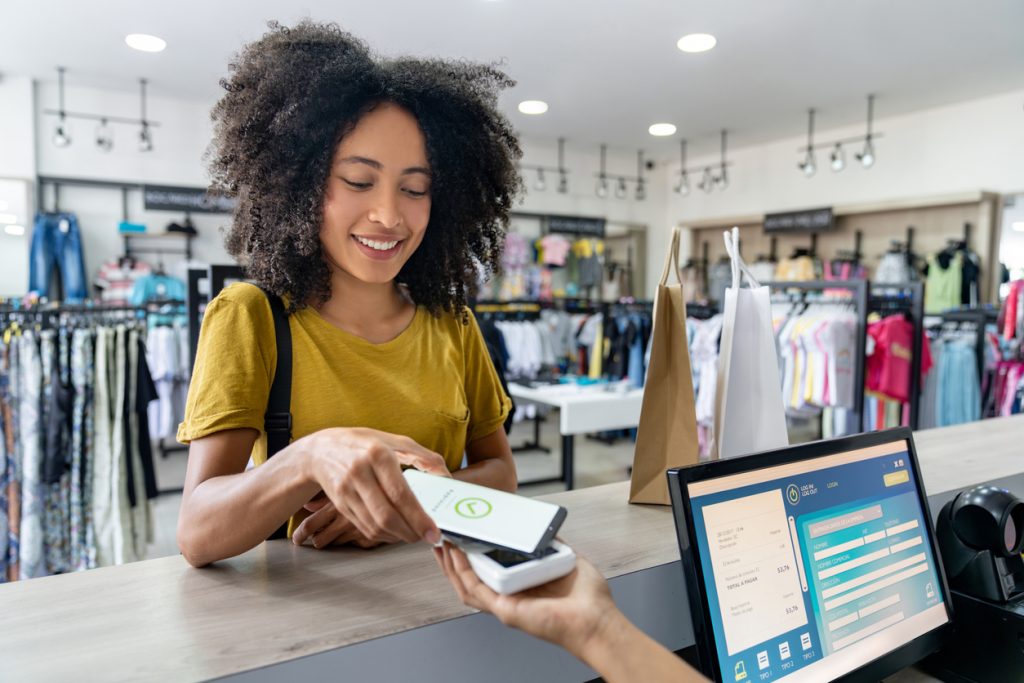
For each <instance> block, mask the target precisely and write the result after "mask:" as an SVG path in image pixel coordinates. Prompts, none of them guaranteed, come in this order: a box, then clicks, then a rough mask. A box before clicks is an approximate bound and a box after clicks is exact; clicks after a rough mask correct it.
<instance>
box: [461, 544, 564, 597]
mask: <svg viewBox="0 0 1024 683" xmlns="http://www.w3.org/2000/svg"><path fill="white" fill-rule="evenodd" d="M466 557H468V558H469V566H471V567H472V568H473V571H474V572H475V573H476V575H477V576H479V577H480V580H481V581H483V582H484V583H485V584H486V585H487V586H488V587H490V589H491V590H493V591H494V592H496V593H501V594H502V595H511V594H512V593H518V592H519V591H524V590H526V589H528V588H533V587H534V586H540V585H541V584H545V583H548V582H549V581H554V580H555V579H560V578H562V577H563V576H565V575H566V574H568V573H570V572H571V571H572V570H573V569H575V568H576V553H574V552H573V551H572V548H570V547H569V546H567V545H565V544H564V543H559V542H558V541H552V542H551V545H549V546H548V547H547V548H545V549H544V551H543V552H542V553H541V554H540V556H539V557H530V556H529V555H523V554H521V553H514V552H512V551H510V550H490V551H487V552H470V553H467V554H466Z"/></svg>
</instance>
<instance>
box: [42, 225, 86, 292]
mask: <svg viewBox="0 0 1024 683" xmlns="http://www.w3.org/2000/svg"><path fill="white" fill-rule="evenodd" d="M54 268H56V269H57V270H58V271H59V272H60V276H61V282H62V284H63V288H64V291H63V299H64V300H65V301H81V300H83V299H85V298H86V296H87V294H88V292H87V286H86V283H85V261H84V259H83V257H82V236H81V234H80V233H79V230H78V218H76V217H75V214H73V213H41V214H38V215H36V224H35V228H34V229H33V230H32V246H31V247H30V250H29V276H28V288H29V291H30V292H33V293H35V294H38V295H39V296H43V297H49V298H51V299H52V298H59V296H58V295H59V294H60V293H58V292H52V291H50V278H51V276H52V275H53V269H54Z"/></svg>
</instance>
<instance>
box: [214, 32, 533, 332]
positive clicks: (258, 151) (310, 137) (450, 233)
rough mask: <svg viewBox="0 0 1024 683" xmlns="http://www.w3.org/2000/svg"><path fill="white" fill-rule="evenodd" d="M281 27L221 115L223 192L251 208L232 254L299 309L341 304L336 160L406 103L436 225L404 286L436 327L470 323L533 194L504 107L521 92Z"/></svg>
mask: <svg viewBox="0 0 1024 683" xmlns="http://www.w3.org/2000/svg"><path fill="white" fill-rule="evenodd" d="M269 28H270V30H269V32H268V33H267V34H266V35H264V36H263V37H262V38H261V39H259V40H257V41H255V42H253V43H250V44H249V45H247V46H246V47H245V48H244V49H243V50H242V51H241V53H240V54H239V55H237V57H236V58H235V60H234V61H233V62H232V63H231V64H230V66H229V69H230V72H231V73H230V76H229V77H228V78H225V79H222V80H221V86H222V87H223V88H224V90H226V91H227V92H226V94H225V95H224V96H223V97H222V98H221V99H220V101H219V102H218V103H217V105H216V106H215V107H214V109H213V112H212V114H211V117H212V119H213V122H214V139H213V142H212V144H211V147H210V151H209V152H208V154H207V159H208V163H209V168H210V172H211V176H212V185H211V190H212V191H214V192H219V193H221V194H225V195H227V196H230V197H235V198H236V199H237V205H236V208H235V213H234V216H233V220H232V225H231V227H230V229H229V230H228V231H227V234H226V239H225V243H226V246H227V249H228V251H229V252H230V253H231V255H232V256H234V257H235V258H236V259H238V260H239V261H240V262H241V263H242V264H243V265H244V266H245V269H246V274H247V275H248V276H249V277H250V278H252V279H254V280H255V281H256V282H258V283H259V284H260V285H261V286H263V287H265V288H266V289H268V290H269V291H271V292H274V293H275V294H278V295H281V296H287V297H288V298H289V300H290V309H291V310H292V311H294V310H296V309H298V308H301V307H303V306H307V305H313V306H318V305H320V304H322V303H324V302H325V301H327V300H328V299H329V298H330V295H331V289H330V274H329V270H328V266H327V263H326V261H325V260H324V256H323V252H322V247H321V244H320V237H319V234H320V225H321V222H322V209H323V198H324V191H325V186H326V183H327V180H328V176H329V172H330V163H331V159H332V156H333V154H334V152H335V149H336V148H337V146H338V144H339V143H340V141H341V139H342V137H343V136H344V135H345V134H346V133H348V132H349V131H351V130H352V129H353V128H354V127H355V125H356V123H357V122H358V121H359V119H360V118H361V117H362V116H364V115H365V114H366V113H367V112H369V111H371V110H372V109H373V108H374V107H375V106H377V105H379V104H381V103H384V102H390V103H394V104H396V105H398V106H400V107H403V108H405V109H407V110H408V111H409V112H410V113H411V114H412V115H413V116H414V117H415V118H416V120H417V121H418V122H419V125H420V128H421V129H422V131H423V135H424V138H425V139H426V152H427V159H428V161H429V163H430V168H431V174H432V177H431V188H432V189H431V213H430V222H429V225H428V227H427V231H426V234H425V235H424V239H423V242H422V243H421V244H420V246H419V248H418V249H417V250H416V252H415V253H414V254H413V255H412V256H411V257H410V259H409V261H408V262H407V263H406V264H405V266H404V267H403V268H402V270H401V272H400V273H399V274H398V278H397V279H398V281H399V282H400V283H403V284H405V285H406V286H407V287H408V290H409V294H410V295H411V296H412V299H413V301H414V302H415V303H416V304H418V305H422V306H424V307H426V308H427V309H428V310H430V311H431V312H432V313H434V314H435V315H436V314H439V313H440V312H441V311H442V310H445V311H461V310H462V307H463V306H465V304H466V297H467V289H469V288H471V287H472V286H473V284H474V283H475V282H476V281H477V278H478V277H479V272H478V269H479V268H480V267H481V266H482V268H483V269H484V271H485V272H487V273H494V272H497V270H498V267H499V259H500V255H501V248H502V245H503V239H504V233H505V230H506V229H507V228H508V220H509V212H510V211H511V208H512V203H513V201H514V200H515V199H516V197H517V196H518V195H519V193H520V192H521V190H522V180H521V178H520V176H519V172H518V169H517V162H518V160H519V159H520V158H521V157H522V151H521V150H520V147H519V141H518V139H517V137H516V134H515V132H514V131H513V129H512V126H511V124H510V123H509V122H508V120H507V119H506V118H505V117H504V116H503V115H502V114H501V113H500V112H499V111H498V109H497V99H498V93H499V91H500V90H502V89H503V88H507V87H511V86H513V85H515V82H514V81H512V80H511V79H510V78H509V77H508V76H506V75H505V74H504V73H502V72H501V71H500V70H498V69H496V68H494V67H492V66H486V65H480V64H473V63H466V62H453V61H442V60H436V59H414V58H399V59H383V58H379V57H376V56H375V55H374V54H373V53H371V52H370V50H369V48H368V47H367V46H366V44H365V43H363V42H362V41H360V40H359V39H357V38H355V37H354V36H352V35H350V34H348V33H345V32H343V31H342V30H341V29H340V28H339V27H338V26H337V25H335V24H322V23H314V22H311V21H303V22H302V23H299V24H298V25H296V26H293V27H291V28H289V27H285V26H281V25H279V24H277V23H276V22H271V23H270V24H269Z"/></svg>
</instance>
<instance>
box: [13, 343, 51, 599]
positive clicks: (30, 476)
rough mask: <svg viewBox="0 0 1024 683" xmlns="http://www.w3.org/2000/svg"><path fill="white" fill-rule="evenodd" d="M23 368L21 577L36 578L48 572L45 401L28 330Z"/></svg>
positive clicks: (20, 414)
mask: <svg viewBox="0 0 1024 683" xmlns="http://www.w3.org/2000/svg"><path fill="white" fill-rule="evenodd" d="M18 347H19V356H20V359H19V360H20V368H19V373H18V374H19V384H20V386H19V391H18V422H19V425H18V426H19V437H20V439H19V440H20V442H21V447H22V454H21V455H22V459H21V465H22V471H21V539H20V548H19V559H20V563H21V567H20V571H19V575H18V576H19V578H21V579H33V578H35V577H37V576H44V575H45V574H46V562H45V556H44V552H43V546H44V543H43V509H44V507H45V498H46V492H45V488H44V486H43V479H42V474H43V432H42V429H41V422H40V417H41V410H40V408H41V404H42V386H43V366H42V362H41V359H40V356H39V347H38V346H37V340H36V335H35V334H34V333H33V332H31V331H29V332H25V333H24V334H23V335H22V336H21V337H20V338H19V340H18Z"/></svg>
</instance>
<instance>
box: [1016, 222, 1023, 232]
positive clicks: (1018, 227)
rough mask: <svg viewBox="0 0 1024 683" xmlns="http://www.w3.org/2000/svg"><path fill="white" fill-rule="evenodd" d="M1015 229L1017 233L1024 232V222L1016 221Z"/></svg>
mask: <svg viewBox="0 0 1024 683" xmlns="http://www.w3.org/2000/svg"><path fill="white" fill-rule="evenodd" d="M1013 229H1014V230H1016V231H1017V232H1024V221H1014V223H1013Z"/></svg>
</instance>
